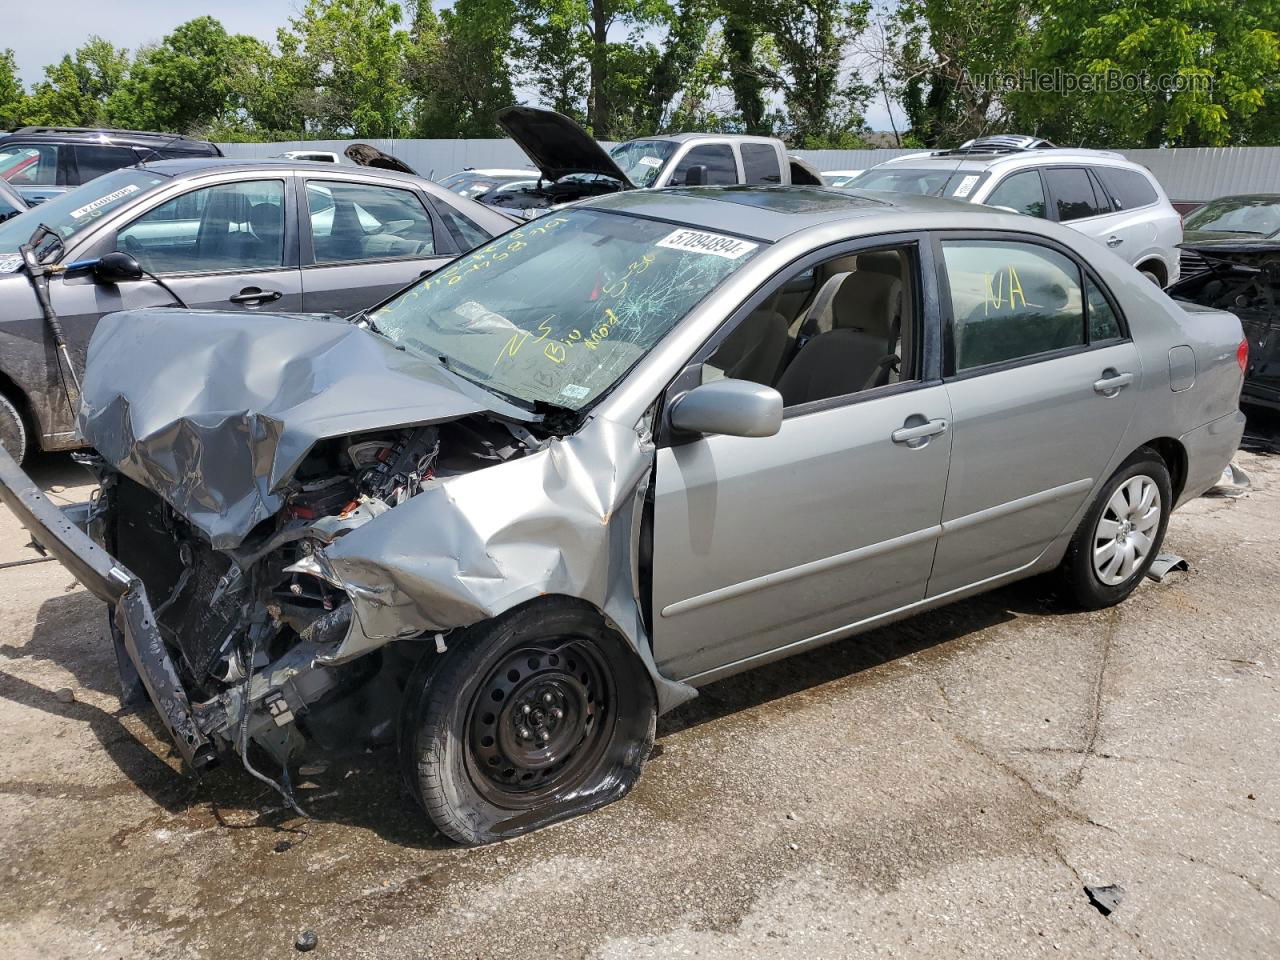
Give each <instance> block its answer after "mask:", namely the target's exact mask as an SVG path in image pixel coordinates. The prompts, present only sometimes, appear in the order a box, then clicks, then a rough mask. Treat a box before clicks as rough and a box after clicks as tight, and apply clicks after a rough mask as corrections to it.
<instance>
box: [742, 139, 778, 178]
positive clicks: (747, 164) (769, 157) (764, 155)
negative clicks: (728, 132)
mask: <svg viewBox="0 0 1280 960" xmlns="http://www.w3.org/2000/svg"><path fill="white" fill-rule="evenodd" d="M740 149H741V150H742V170H743V174H744V177H745V179H746V182H747V183H781V182H782V168H781V167H780V166H779V164H778V151H777V150H775V149H774V148H773V147H771V146H769V145H768V144H767V143H744V144H742V145H741V147H740Z"/></svg>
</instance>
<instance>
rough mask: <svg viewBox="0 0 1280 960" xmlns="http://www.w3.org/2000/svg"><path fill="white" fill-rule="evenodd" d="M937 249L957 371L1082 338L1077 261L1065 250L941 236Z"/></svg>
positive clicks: (1019, 357)
mask: <svg viewBox="0 0 1280 960" xmlns="http://www.w3.org/2000/svg"><path fill="white" fill-rule="evenodd" d="M942 254H943V262H944V263H945V265H946V273H947V287H948V292H949V293H950V296H951V314H952V321H951V349H952V354H953V357H954V369H955V372H957V373H963V372H965V371H966V370H973V369H975V368H977V367H984V366H988V365H990V364H996V363H1006V362H1009V361H1012V360H1022V359H1026V358H1030V357H1035V356H1037V355H1039V354H1048V353H1053V352H1054V351H1058V350H1065V349H1069V348H1071V347H1079V346H1083V345H1084V343H1085V322H1084V315H1085V307H1084V295H1083V292H1082V289H1081V280H1080V268H1079V267H1078V266H1077V265H1076V264H1075V263H1074V262H1073V261H1072V260H1071V259H1070V258H1069V257H1066V256H1064V255H1063V254H1061V253H1058V252H1057V251H1056V250H1050V249H1049V248H1047V247H1042V246H1039V245H1037V244H1030V243H1019V242H1017V241H1005V240H1000V241H993V240H944V241H943V243H942ZM1100 322H1101V318H1100Z"/></svg>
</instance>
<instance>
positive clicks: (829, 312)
mask: <svg viewBox="0 0 1280 960" xmlns="http://www.w3.org/2000/svg"><path fill="white" fill-rule="evenodd" d="M850 261H852V262H850ZM850 267H851V268H852V269H849V268H850ZM824 274H825V279H824V281H823V285H822V287H821V288H820V289H819V292H818V295H817V296H816V297H815V298H814V302H813V304H812V305H811V306H810V309H809V310H808V312H807V315H806V317H805V320H804V321H803V322H802V324H801V327H800V330H799V336H798V338H797V352H796V354H795V357H794V358H793V359H792V361H791V363H790V364H788V365H787V367H786V369H785V370H783V371H782V376H781V377H780V378H779V379H778V384H777V386H778V391H779V392H780V393H781V394H782V398H783V400H784V401H785V403H786V404H787V406H795V405H796V404H800V403H809V402H811V401H814V400H824V399H827V398H829V397H838V396H843V395H845V394H849V393H856V392H858V391H860V390H866V389H869V388H871V387H875V386H880V385H883V384H884V383H888V382H889V381H890V378H891V377H892V376H893V375H894V374H895V372H896V370H895V368H896V366H897V360H898V356H899V341H900V339H901V327H902V313H903V309H902V304H903V281H902V277H903V256H902V254H901V253H899V252H897V251H877V252H873V253H864V254H859V255H858V256H857V257H856V258H849V257H845V258H841V259H840V260H835V261H832V262H831V263H830V264H828V265H826V270H824ZM824 298H828V299H829V303H824V302H823V300H824Z"/></svg>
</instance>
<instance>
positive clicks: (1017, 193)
mask: <svg viewBox="0 0 1280 960" xmlns="http://www.w3.org/2000/svg"><path fill="white" fill-rule="evenodd" d="M984 202H985V203H986V204H987V206H990V207H1009V208H1010V209H1012V210H1017V211H1018V213H1025V214H1027V215H1028V216H1031V217H1039V218H1040V219H1042V220H1043V219H1044V218H1045V217H1047V216H1048V215H1049V214H1048V209H1047V207H1046V205H1045V202H1044V184H1043V183H1041V182H1040V172H1039V171H1038V170H1024V171H1023V172H1022V173H1015V174H1014V175H1013V176H1011V177H1005V178H1004V179H1003V180H1001V181H1000V183H998V184H997V185H996V188H995V189H994V190H992V191H991V196H989V197H987V199H986V200H985V201H984Z"/></svg>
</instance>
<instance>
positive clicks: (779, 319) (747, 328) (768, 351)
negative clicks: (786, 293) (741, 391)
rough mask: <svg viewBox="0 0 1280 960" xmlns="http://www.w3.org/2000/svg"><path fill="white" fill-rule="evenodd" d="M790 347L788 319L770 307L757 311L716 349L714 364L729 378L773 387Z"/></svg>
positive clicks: (759, 308) (765, 305) (763, 306)
mask: <svg viewBox="0 0 1280 960" xmlns="http://www.w3.org/2000/svg"><path fill="white" fill-rule="evenodd" d="M786 348H787V320H786V317H784V316H783V315H782V314H780V313H779V312H778V311H777V310H774V309H772V308H771V307H770V305H769V304H767V303H766V304H763V305H762V306H760V307H758V308H757V309H755V310H753V311H752V312H751V313H750V314H749V315H748V316H747V317H746V319H745V320H743V321H742V323H740V324H738V326H737V327H735V328H734V330H733V331H732V332H731V333H730V334H729V335H728V336H727V337H725V339H724V341H723V342H722V343H721V344H720V346H719V347H718V348H717V349H716V352H715V357H714V361H713V362H714V365H715V366H717V367H719V368H720V369H721V370H723V371H724V375H725V376H726V377H732V378H733V379H735V380H750V381H752V382H753V383H762V384H764V385H765V386H770V385H772V384H773V381H774V379H775V377H776V376H777V374H778V366H779V364H780V363H781V362H782V357H783V354H784V353H785V352H786Z"/></svg>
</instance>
